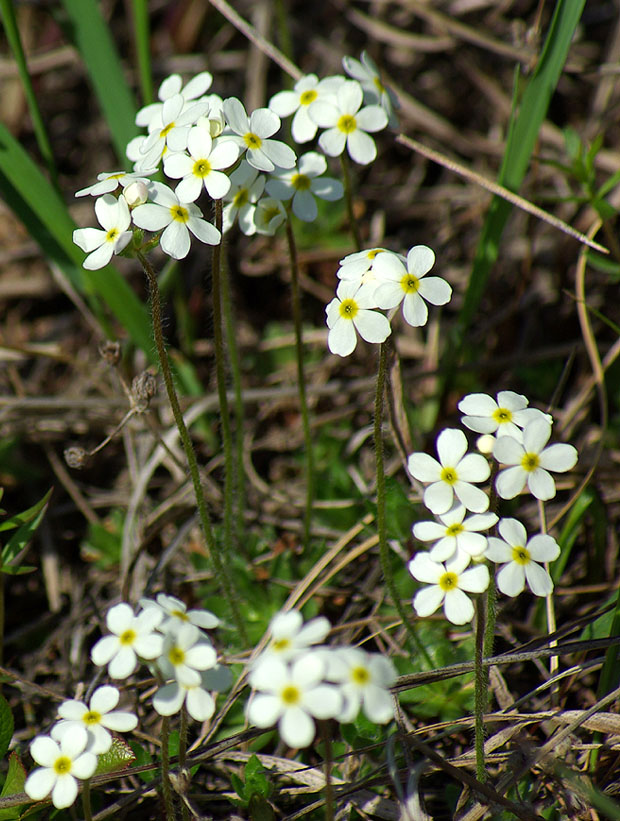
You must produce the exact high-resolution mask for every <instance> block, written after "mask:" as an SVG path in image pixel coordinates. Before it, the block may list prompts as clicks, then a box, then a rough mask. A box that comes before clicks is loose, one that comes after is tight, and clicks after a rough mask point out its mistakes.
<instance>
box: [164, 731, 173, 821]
mask: <svg viewBox="0 0 620 821" xmlns="http://www.w3.org/2000/svg"><path fill="white" fill-rule="evenodd" d="M169 724H170V721H169V719H168V716H163V718H162V720H161V791H162V794H163V796H164V806H165V808H166V821H176V813H175V811H174V797H173V795H172V784H171V783H170V750H169V748H168V735H169V734H168V729H169Z"/></svg>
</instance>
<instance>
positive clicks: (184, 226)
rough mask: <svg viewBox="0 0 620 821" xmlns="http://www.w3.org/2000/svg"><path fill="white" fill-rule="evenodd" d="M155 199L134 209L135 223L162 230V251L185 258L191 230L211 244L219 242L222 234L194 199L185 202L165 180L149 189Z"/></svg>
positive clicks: (143, 226) (197, 236)
mask: <svg viewBox="0 0 620 821" xmlns="http://www.w3.org/2000/svg"><path fill="white" fill-rule="evenodd" d="M149 194H150V198H151V202H147V203H146V205H139V206H138V207H137V208H135V209H134V210H133V211H132V218H133V221H134V223H135V224H136V225H137V226H138V227H139V228H145V229H146V230H147V231H161V230H162V228H163V229H164V232H163V233H162V235H161V238H160V240H159V244H160V246H161V249H162V251H164V252H165V253H166V254H168V256H171V257H172V258H173V259H184V258H185V257H186V256H187V255H188V253H189V248H190V237H189V235H190V232H191V233H192V234H193V235H194V236H195V237H196V239H198V240H200V242H204V243H206V244H207V245H218V244H219V242H220V240H221V238H222V237H221V234H220V232H219V231H218V230H217V228H216V227H215V226H214V225H211V223H210V222H207V221H206V220H204V219H202V211H201V210H200V209H199V208H198V206H196V205H194V203H193V202H181V201H180V200H179V198H178V197H177V195H176V194H175V192H174V191H172V190H171V189H170V188H168V186H167V185H163V183H159V182H153V183H151V187H150V189H149Z"/></svg>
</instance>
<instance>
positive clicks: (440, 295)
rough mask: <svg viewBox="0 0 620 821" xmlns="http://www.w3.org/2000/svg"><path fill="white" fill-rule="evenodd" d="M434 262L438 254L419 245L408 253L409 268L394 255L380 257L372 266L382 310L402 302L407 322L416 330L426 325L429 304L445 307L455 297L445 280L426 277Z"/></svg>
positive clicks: (378, 302)
mask: <svg viewBox="0 0 620 821" xmlns="http://www.w3.org/2000/svg"><path fill="white" fill-rule="evenodd" d="M434 262H435V254H434V253H433V251H432V250H431V249H430V248H428V247H427V246H426V245H416V246H415V247H413V248H412V249H411V250H410V251H409V253H408V254H407V267H406V268H405V266H404V265H403V264H402V262H401V261H400V260H399V259H398V257H397V256H396V255H395V254H380V255H379V256H378V257H377V258H376V259H375V262H374V266H373V268H374V273H375V276H376V278H377V281H378V284H377V290H376V291H375V298H376V300H377V305H378V306H379V308H387V309H389V308H395V307H396V306H397V305H400V303H401V302H402V303H403V316H404V318H405V322H407V323H408V324H409V325H412V326H413V327H420V326H421V325H426V321H427V319H428V308H427V307H426V302H430V303H431V305H445V304H446V303H447V302H449V301H450V297H451V296H452V288H451V287H450V286H449V285H448V283H447V282H446V281H445V279H441V277H427V276H426V274H427V273H428V272H429V271H430V269H431V268H432V267H433V264H434ZM425 300H426V301H425Z"/></svg>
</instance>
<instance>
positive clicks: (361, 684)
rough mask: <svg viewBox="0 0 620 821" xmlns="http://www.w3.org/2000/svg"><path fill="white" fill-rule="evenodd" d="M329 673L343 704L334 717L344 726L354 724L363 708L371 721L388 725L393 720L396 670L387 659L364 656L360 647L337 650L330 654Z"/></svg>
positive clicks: (365, 653) (373, 655)
mask: <svg viewBox="0 0 620 821" xmlns="http://www.w3.org/2000/svg"><path fill="white" fill-rule="evenodd" d="M330 656H331V659H330V662H329V665H328V666H329V674H330V678H331V677H332V676H333V679H332V680H334V681H337V682H338V683H339V684H340V692H341V693H342V695H343V699H344V703H343V707H342V710H341V711H340V713H338V715H337V716H336V718H337V719H338V721H342V722H344V723H345V724H347V723H349V722H351V721H353V720H354V719H355V717H356V716H357V714H358V713H359V711H360V707H363V709H364V713H365V714H366V716H367V717H368V718H369V719H370V721H373V722H375V723H376V724H387V722H388V721H391V720H392V718H394V702H393V699H392V696H391V694H390V689H389V688H390V687H391V686H392V685H393V684H394V682H395V681H396V677H397V676H396V669H395V667H394V665H393V663H392V662H391V661H390V659H389V658H386V657H385V656H382V655H380V654H379V653H367V652H366V651H365V650H362V649H361V648H360V647H338V648H333V649H332V650H331V652H330Z"/></svg>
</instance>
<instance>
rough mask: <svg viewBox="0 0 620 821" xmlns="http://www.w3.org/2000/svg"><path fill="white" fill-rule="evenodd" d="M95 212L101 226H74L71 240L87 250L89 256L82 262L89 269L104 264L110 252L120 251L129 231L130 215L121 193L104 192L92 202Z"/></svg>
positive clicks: (108, 259)
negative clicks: (114, 195)
mask: <svg viewBox="0 0 620 821" xmlns="http://www.w3.org/2000/svg"><path fill="white" fill-rule="evenodd" d="M95 214H96V215H97V219H98V220H99V224H100V225H101V226H102V227H103V229H104V230H103V231H102V230H101V229H100V228H76V230H75V231H74V232H73V242H74V243H75V244H76V245H77V246H78V247H79V248H81V249H82V251H86V253H88V256H87V257H86V259H85V260H84V262H83V263H82V265H83V267H84V268H86V269H87V270H89V271H94V270H95V269H97V268H103V267H104V266H105V265H107V264H108V262H109V261H110V260H111V259H112V254H119V253H120V252H121V251H122V250H123V248H126V247H127V245H128V243H129V242H130V240H131V237H132V232H131V231H128V230H127V229H128V228H129V224H130V222H131V217H130V215H129V207H128V205H127V203H126V202H125V200H124V198H123V197H119V198H118V199H116V197H113V196H112V194H104V195H103V197H99V199H98V200H97V201H96V202H95Z"/></svg>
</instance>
